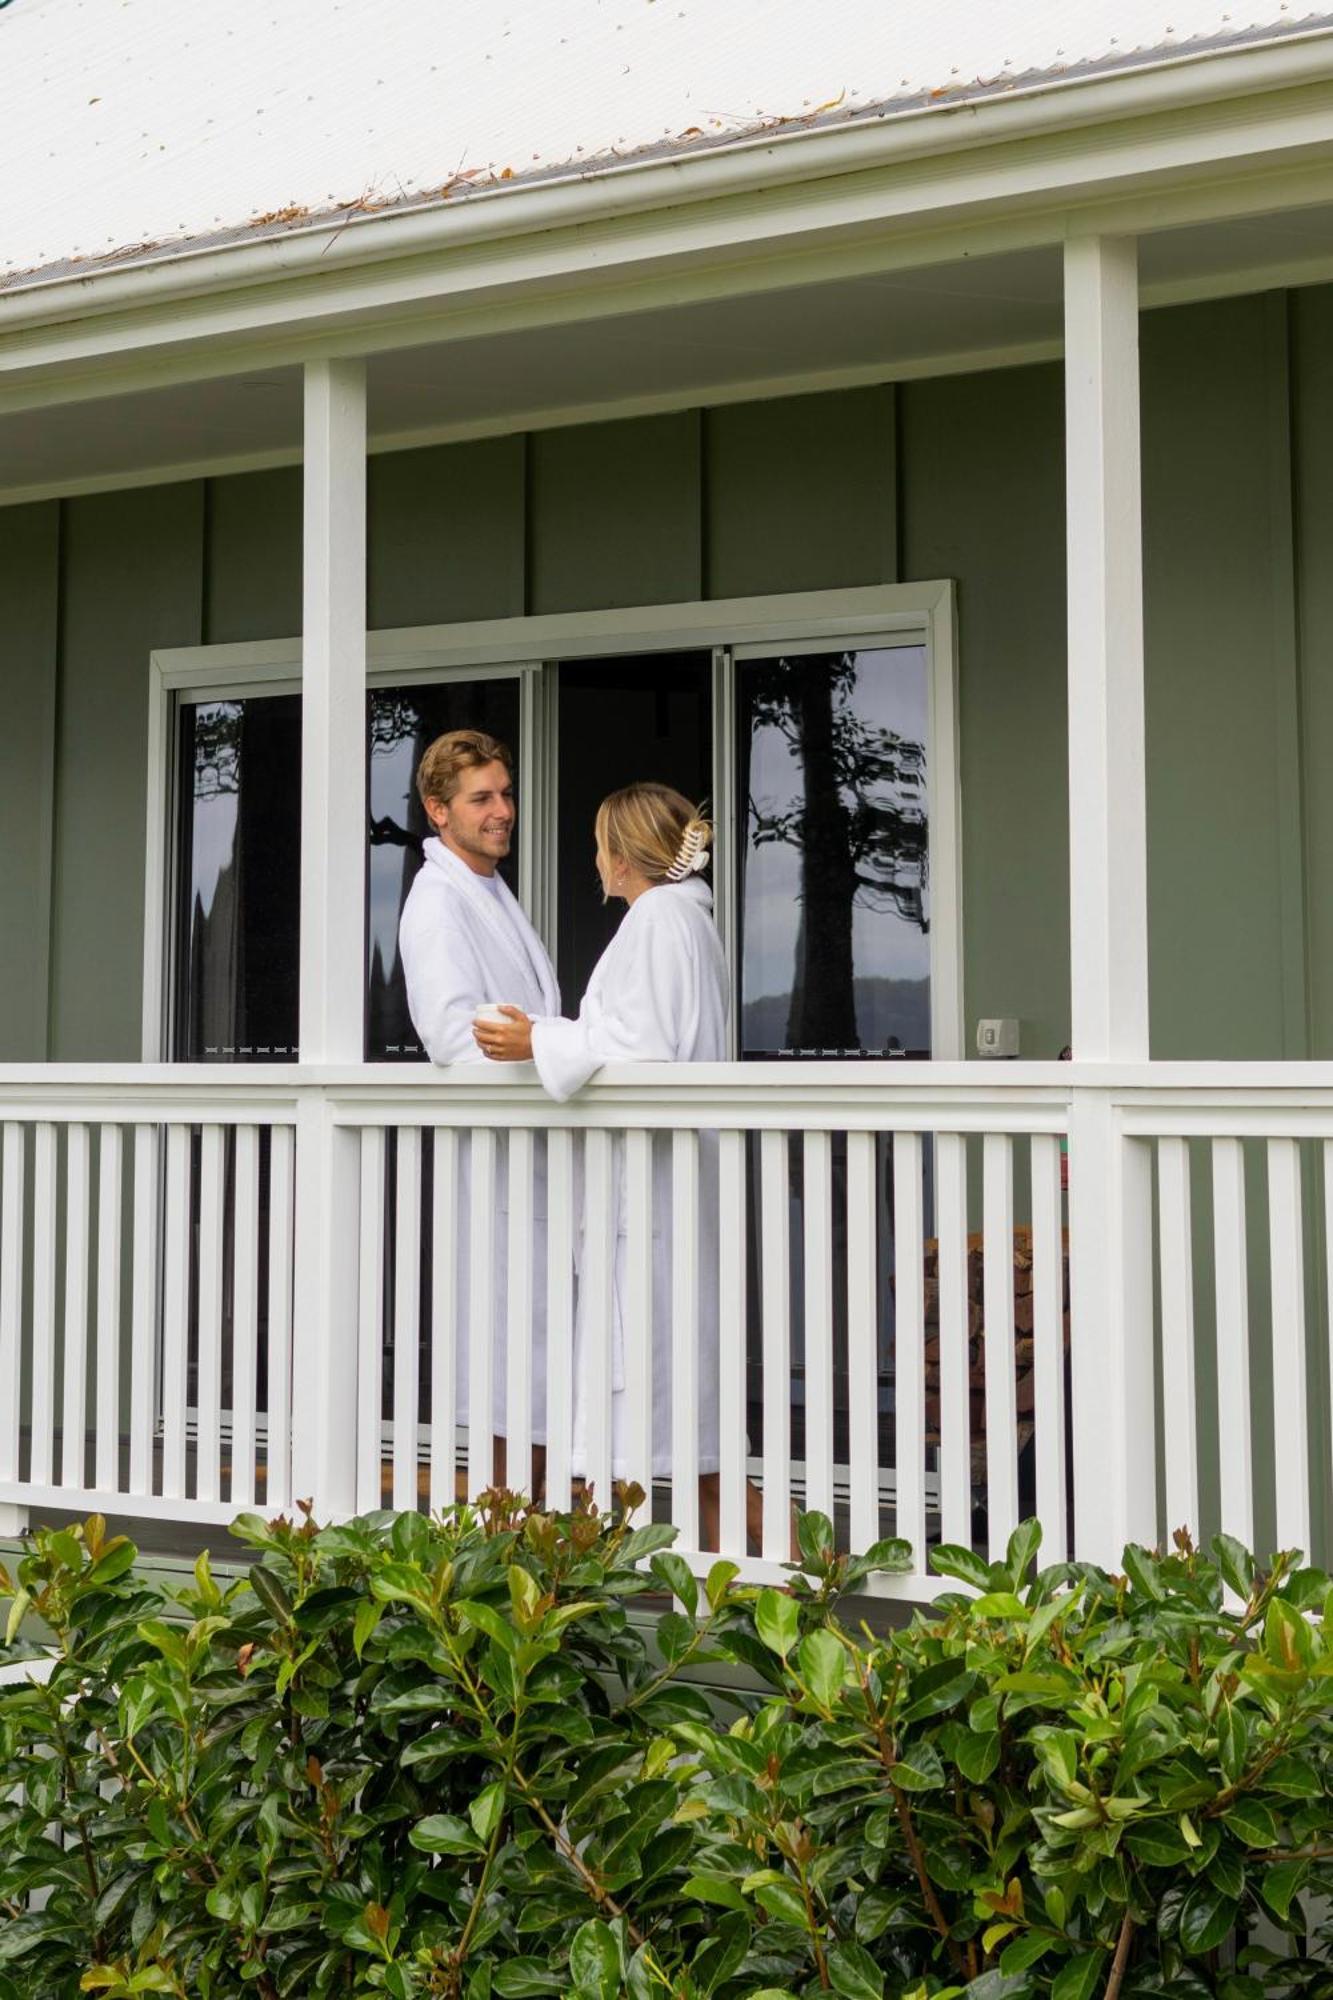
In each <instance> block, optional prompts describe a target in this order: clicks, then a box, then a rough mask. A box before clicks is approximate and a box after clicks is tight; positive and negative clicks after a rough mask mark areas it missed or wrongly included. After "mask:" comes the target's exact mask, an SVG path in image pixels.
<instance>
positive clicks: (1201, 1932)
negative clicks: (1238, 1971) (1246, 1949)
mask: <svg viewBox="0 0 1333 2000" xmlns="http://www.w3.org/2000/svg"><path fill="white" fill-rule="evenodd" d="M1236 1916H1237V1906H1236V1904H1235V1903H1234V1902H1233V1901H1232V1899H1231V1898H1230V1897H1229V1896H1227V1895H1224V1894H1223V1892H1222V1891H1221V1890H1220V1889H1219V1888H1217V1887H1216V1886H1215V1885H1214V1884H1213V1883H1212V1882H1209V1881H1207V1880H1206V1879H1205V1880H1203V1881H1201V1882H1196V1883H1195V1885H1194V1887H1193V1888H1192V1889H1191V1890H1190V1891H1189V1893H1188V1894H1187V1895H1186V1897H1185V1900H1184V1902H1183V1904H1182V1905H1181V1911H1180V1942H1181V1944H1182V1945H1183V1946H1184V1947H1185V1950H1186V1951H1187V1952H1189V1953H1190V1955H1191V1956H1192V1957H1194V1958H1198V1957H1200V1956H1202V1954H1203V1953H1204V1952H1206V1951H1213V1950H1215V1949H1216V1947H1217V1946H1218V1945H1219V1944H1221V1943H1222V1941H1223V1939H1224V1938H1227V1937H1229V1936H1230V1935H1231V1932H1232V1931H1233V1930H1234V1929H1235V1925H1236Z"/></svg>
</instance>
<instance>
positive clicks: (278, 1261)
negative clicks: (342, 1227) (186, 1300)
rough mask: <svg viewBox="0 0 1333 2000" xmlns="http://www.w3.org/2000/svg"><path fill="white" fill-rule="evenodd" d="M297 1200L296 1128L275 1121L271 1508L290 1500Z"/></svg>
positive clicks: (267, 1485)
mask: <svg viewBox="0 0 1333 2000" xmlns="http://www.w3.org/2000/svg"><path fill="white" fill-rule="evenodd" d="M295 1200H296V1127H295V1126H294V1125H274V1126H273V1128H272V1130H271V1133H270V1137H269V1234H268V1445H267V1449H266V1451H265V1454H264V1495H265V1500H266V1502H267V1505H268V1507H269V1508H270V1510H275V1509H277V1508H279V1507H286V1506H289V1505H290V1504H291V1499H292V1492H291V1476H292V1288H293V1279H294V1275H295V1273H294V1270H293V1265H292V1251H293V1242H292V1232H293V1225H294V1220H295V1217H294V1205H295Z"/></svg>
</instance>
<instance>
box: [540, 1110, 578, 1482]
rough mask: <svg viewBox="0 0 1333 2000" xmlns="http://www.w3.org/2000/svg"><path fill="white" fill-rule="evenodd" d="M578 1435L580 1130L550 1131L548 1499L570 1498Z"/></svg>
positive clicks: (547, 1150)
mask: <svg viewBox="0 0 1333 2000" xmlns="http://www.w3.org/2000/svg"><path fill="white" fill-rule="evenodd" d="M573 1435H574V1135H573V1133H572V1132H569V1131H564V1130H561V1131H557V1132H548V1133H547V1135H546V1504H547V1506H548V1507H551V1508H553V1509H555V1510H556V1511H559V1510H560V1509H562V1508H565V1507H568V1505H569V1501H570V1457H571V1450H572V1443H573Z"/></svg>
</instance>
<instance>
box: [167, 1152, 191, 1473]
mask: <svg viewBox="0 0 1333 2000" xmlns="http://www.w3.org/2000/svg"><path fill="white" fill-rule="evenodd" d="M165 1232H166V1245H165V1250H166V1255H165V1268H164V1273H163V1286H162V1491H163V1493H164V1494H165V1495H166V1496H167V1497H169V1498H170V1499H173V1500H176V1499H183V1498H184V1496H185V1458H186V1447H185V1397H186V1384H187V1376H188V1370H189V1342H190V1130H189V1127H188V1126H186V1125H169V1126H168V1127H167V1201H166V1220H165Z"/></svg>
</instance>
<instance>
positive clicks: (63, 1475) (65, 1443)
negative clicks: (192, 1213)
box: [60, 1124, 92, 1489]
mask: <svg viewBox="0 0 1333 2000" xmlns="http://www.w3.org/2000/svg"><path fill="white" fill-rule="evenodd" d="M88 1151H89V1149H88V1127H87V1126H86V1125H80V1124H71V1125H67V1126H66V1127H65V1300H64V1307H65V1309H64V1316H63V1317H64V1396H63V1401H62V1410H61V1419H60V1432H61V1452H60V1483H61V1485H62V1486H69V1487H74V1488H76V1489H77V1488H79V1487H83V1486H85V1485H86V1484H87V1480H88V1471H87V1439H88V1245H89V1227H88V1225H89V1213H90V1209H91V1205H92V1204H91V1192H92V1176H91V1171H90V1162H89V1156H88Z"/></svg>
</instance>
